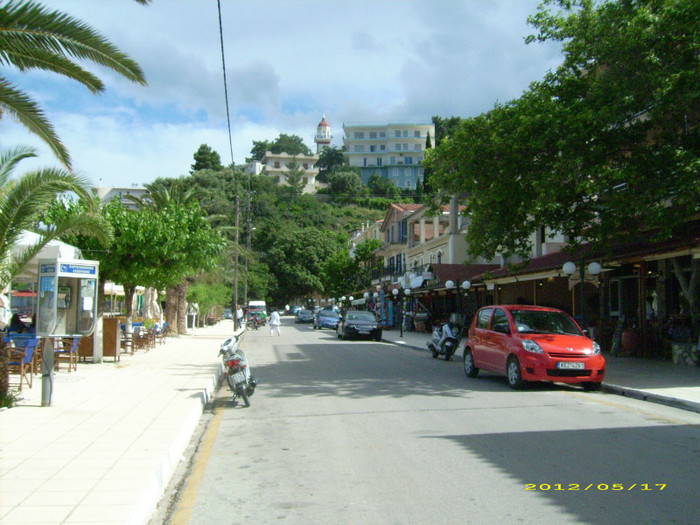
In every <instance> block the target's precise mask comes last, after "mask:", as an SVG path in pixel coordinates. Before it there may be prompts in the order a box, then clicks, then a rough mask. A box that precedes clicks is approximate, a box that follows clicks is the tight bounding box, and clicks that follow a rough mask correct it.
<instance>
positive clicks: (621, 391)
mask: <svg viewBox="0 0 700 525" xmlns="http://www.w3.org/2000/svg"><path fill="white" fill-rule="evenodd" d="M382 341H384V342H386V343H391V344H394V345H396V346H401V347H404V348H411V349H414V350H426V351H427V348H422V347H419V346H415V345H412V344H409V343H404V342H402V341H392V340H391V339H382ZM455 355H456V354H455ZM601 391H603V392H607V393H609V394H615V395H618V396H623V397H629V398H632V399H637V400H639V401H647V402H649V403H657V404H660V405H666V406H669V407H672V408H679V409H681V410H687V411H689V412H696V413H699V414H700V403H695V402H693V401H687V400H684V399H678V398H676V397H671V396H664V395H661V394H653V393H651V392H646V391H644V390H637V389H634V388H629V387H626V386H621V385H615V384H610V383H605V382H603V383H602V385H601Z"/></svg>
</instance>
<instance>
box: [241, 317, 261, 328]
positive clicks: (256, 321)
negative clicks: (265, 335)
mask: <svg viewBox="0 0 700 525" xmlns="http://www.w3.org/2000/svg"><path fill="white" fill-rule="evenodd" d="M264 324H265V322H264V321H263V319H262V318H261V317H260V316H255V317H251V318H250V319H248V322H247V323H246V324H245V329H246V330H258V329H259V328H260V327H261V326H263V325H264Z"/></svg>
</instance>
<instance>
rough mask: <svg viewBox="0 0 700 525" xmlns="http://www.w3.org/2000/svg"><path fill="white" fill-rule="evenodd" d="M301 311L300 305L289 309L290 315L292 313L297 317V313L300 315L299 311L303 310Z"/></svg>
mask: <svg viewBox="0 0 700 525" xmlns="http://www.w3.org/2000/svg"><path fill="white" fill-rule="evenodd" d="M301 309H302V308H301V306H298V305H297V306H292V307H291V308H290V309H289V313H290V314H291V315H296V314H297V313H299V310H301Z"/></svg>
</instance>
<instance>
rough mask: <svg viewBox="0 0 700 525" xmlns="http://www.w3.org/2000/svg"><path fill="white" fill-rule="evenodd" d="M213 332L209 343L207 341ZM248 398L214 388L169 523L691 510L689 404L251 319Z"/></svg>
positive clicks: (446, 519)
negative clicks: (680, 406)
mask: <svg viewBox="0 0 700 525" xmlns="http://www.w3.org/2000/svg"><path fill="white" fill-rule="evenodd" d="M217 343H218V342H212V345H216V344H217ZM243 348H244V350H245V351H246V353H247V355H248V358H249V361H250V363H251V368H252V370H253V373H254V375H255V376H257V377H259V378H260V384H259V386H258V389H257V390H256V393H255V395H254V396H253V397H252V398H251V402H252V406H251V407H250V408H242V407H233V405H232V404H231V401H230V399H231V395H230V393H229V392H228V387H226V388H223V387H222V389H221V390H220V391H219V395H218V397H217V400H216V402H215V406H214V408H213V409H212V411H211V412H212V413H211V414H210V416H209V421H208V426H207V429H206V431H205V432H204V433H203V435H202V436H201V441H200V443H199V447H198V453H197V454H196V456H195V457H194V459H193V462H192V466H191V469H190V471H189V472H188V475H187V476H186V478H185V480H184V484H183V486H182V488H181V490H180V491H179V493H178V494H177V496H176V497H175V501H174V507H173V508H174V512H173V514H172V516H171V518H172V523H192V524H211V523H222V524H234V523H241V524H243V523H245V524H250V523H272V522H277V523H392V524H403V523H406V524H408V523H411V524H414V523H445V524H448V523H498V522H500V523H515V522H517V523H547V522H549V523H635V524H636V523H683V524H687V523H697V522H698V521H700V517H699V516H698V504H697V491H698V486H700V474H699V472H700V469H698V466H699V465H700V447H698V443H699V442H700V414H696V413H692V412H685V411H681V410H677V409H673V408H669V407H664V406H661V405H656V404H649V403H644V402H641V401H635V400H632V399H627V398H622V397H618V396H614V395H610V394H605V393H600V392H597V393H584V392H583V391H582V390H580V389H578V388H575V387H566V386H561V385H535V386H534V387H532V388H530V389H528V390H525V391H522V392H514V391H512V390H510V389H509V388H508V387H507V385H506V382H505V379H504V378H502V377H497V376H491V375H488V374H484V373H482V374H480V375H479V377H478V378H477V379H467V378H466V377H465V376H464V373H463V371H462V364H461V360H460V359H456V360H455V361H453V362H445V361H444V360H434V359H432V358H431V357H430V355H429V354H428V353H427V352H425V351H418V350H412V349H406V348H400V347H397V346H395V345H392V344H389V343H376V342H373V341H372V342H368V341H362V342H357V341H340V340H338V339H337V338H336V336H335V333H334V332H332V331H330V330H322V331H316V330H313V329H312V328H311V326H310V325H295V324H293V322H292V320H291V319H289V318H285V319H284V320H283V326H282V336H281V337H277V336H274V337H271V336H270V334H269V331H268V330H267V329H266V328H263V329H261V330H259V331H253V332H248V333H247V334H246V336H245V340H244V344H243Z"/></svg>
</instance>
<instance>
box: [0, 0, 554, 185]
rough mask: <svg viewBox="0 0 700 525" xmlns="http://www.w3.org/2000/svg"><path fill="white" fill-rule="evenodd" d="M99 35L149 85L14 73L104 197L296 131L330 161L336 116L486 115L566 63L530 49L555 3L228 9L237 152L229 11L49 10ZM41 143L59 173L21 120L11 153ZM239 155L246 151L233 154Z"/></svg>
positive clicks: (71, 5)
mask: <svg viewBox="0 0 700 525" xmlns="http://www.w3.org/2000/svg"><path fill="white" fill-rule="evenodd" d="M40 3H41V4H43V5H44V6H46V7H48V8H50V9H58V10H60V11H62V12H64V13H67V14H69V15H71V16H73V17H75V18H78V19H79V20H81V21H83V22H85V23H87V24H88V25H90V26H91V27H92V28H94V29H96V30H97V31H99V32H100V33H101V34H102V35H104V36H105V37H106V38H107V39H108V40H110V41H111V42H112V43H113V44H115V45H116V46H117V47H118V48H119V49H120V50H122V51H123V52H125V53H126V54H128V55H129V56H130V57H131V58H133V59H135V60H136V61H137V62H138V63H139V64H140V66H141V67H142V69H143V70H144V73H145V75H146V79H147V81H148V86H141V85H138V84H134V83H131V82H129V81H127V80H126V79H124V78H122V77H120V76H119V75H117V74H115V73H113V72H112V71H110V70H108V69H105V68H102V67H101V66H97V65H94V64H91V63H84V64H83V66H84V67H85V68H86V69H88V70H89V71H91V72H94V73H96V74H97V75H98V76H99V77H100V78H101V79H102V80H103V81H104V83H105V85H106V90H105V92H104V93H102V94H100V95H93V94H91V93H90V92H89V91H88V90H87V89H86V88H85V87H84V86H82V85H81V84H79V83H76V82H74V81H71V80H69V79H66V78H63V77H61V76H59V75H55V74H51V73H45V72H29V73H19V72H17V71H16V70H13V69H11V68H8V67H6V66H3V67H2V75H4V76H5V77H6V78H7V79H8V80H10V81H11V82H12V83H13V84H14V85H15V86H16V87H18V88H20V89H22V90H24V91H25V92H27V93H28V94H30V96H32V97H33V98H34V99H35V100H37V101H38V102H39V103H40V104H41V106H42V108H43V110H44V112H45V113H46V115H47V117H48V118H49V119H50V121H51V122H52V123H53V125H54V126H55V128H56V132H57V133H58V135H59V137H60V138H61V139H62V140H63V142H64V143H65V145H66V146H67V148H68V150H69V152H70V154H71V157H72V160H73V168H74V171H75V172H76V173H77V174H79V175H82V176H84V177H86V178H87V179H88V180H89V181H90V182H91V183H92V184H93V185H95V186H102V187H131V186H133V185H137V186H141V185H143V184H145V183H148V182H152V181H153V180H155V179H156V178H159V177H167V178H175V177H180V176H185V175H187V174H189V172H190V168H191V165H192V164H193V162H194V160H193V155H194V153H195V152H196V151H197V149H198V148H199V146H200V145H201V144H207V145H209V146H210V147H211V148H213V149H214V150H216V151H217V152H218V153H219V155H220V156H221V160H222V163H223V164H224V165H229V164H230V163H231V161H232V158H231V157H232V154H233V161H234V162H235V163H236V164H240V163H243V162H244V161H245V158H246V157H248V156H250V150H251V148H252V146H253V141H254V140H270V141H272V140H274V139H275V138H277V137H278V136H279V134H280V133H287V134H295V135H298V136H300V137H302V139H303V140H304V143H305V144H306V145H307V146H309V148H310V149H311V150H312V151H316V146H315V144H314V142H313V137H314V134H315V132H316V126H317V125H318V123H319V122H320V121H321V118H322V117H323V116H325V117H326V120H327V121H328V122H329V124H330V125H331V130H332V134H333V145H337V146H342V143H343V141H342V139H343V123H346V124H357V123H375V124H386V123H390V122H403V123H429V122H430V121H431V119H432V117H433V116H440V117H443V118H448V117H452V116H459V117H471V116H476V115H479V114H481V113H483V112H485V111H488V110H489V109H491V108H492V107H493V106H494V104H496V103H499V102H500V103H503V102H507V101H509V100H512V99H514V98H517V97H519V96H520V95H521V94H522V92H523V91H525V90H526V89H527V88H528V86H529V84H530V83H531V82H533V81H536V80H540V79H541V78H542V77H543V76H544V75H545V74H546V73H547V71H549V70H554V69H555V68H556V67H557V66H558V65H559V64H560V63H561V60H562V57H561V52H560V47H559V46H558V45H556V44H552V43H547V44H529V45H527V44H525V37H526V36H527V35H529V34H532V33H534V29H533V28H532V27H531V26H529V25H528V24H527V17H528V15H531V14H534V13H535V12H536V10H537V6H538V4H539V0H418V1H414V0H221V12H222V29H223V41H224V57H225V63H226V77H227V86H228V98H229V114H230V120H231V141H230V142H229V135H228V124H227V118H226V102H225V96H224V81H223V68H222V56H221V42H220V37H219V18H218V11H217V2H216V0H152V2H151V4H150V5H148V6H142V5H140V4H138V3H136V2H133V1H131V0H99V1H97V0H41V2H40ZM17 145H30V146H33V147H35V148H36V149H37V151H38V154H39V157H38V158H37V159H32V160H27V161H23V163H22V164H20V166H19V167H18V171H19V172H20V173H22V172H23V171H27V170H30V169H36V168H39V167H49V166H51V167H55V166H58V161H57V160H56V159H55V157H54V156H53V154H52V153H51V152H50V151H49V149H48V147H46V146H45V145H44V144H43V143H42V142H41V141H40V140H39V139H37V138H36V137H34V136H33V135H31V134H30V133H29V132H27V131H26V130H25V129H24V128H23V127H22V126H20V125H19V124H17V123H15V122H13V121H12V120H11V119H10V118H9V117H7V116H5V117H3V118H2V119H0V149H3V150H4V149H7V148H9V147H14V146H17ZM231 150H233V151H232V154H231Z"/></svg>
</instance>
